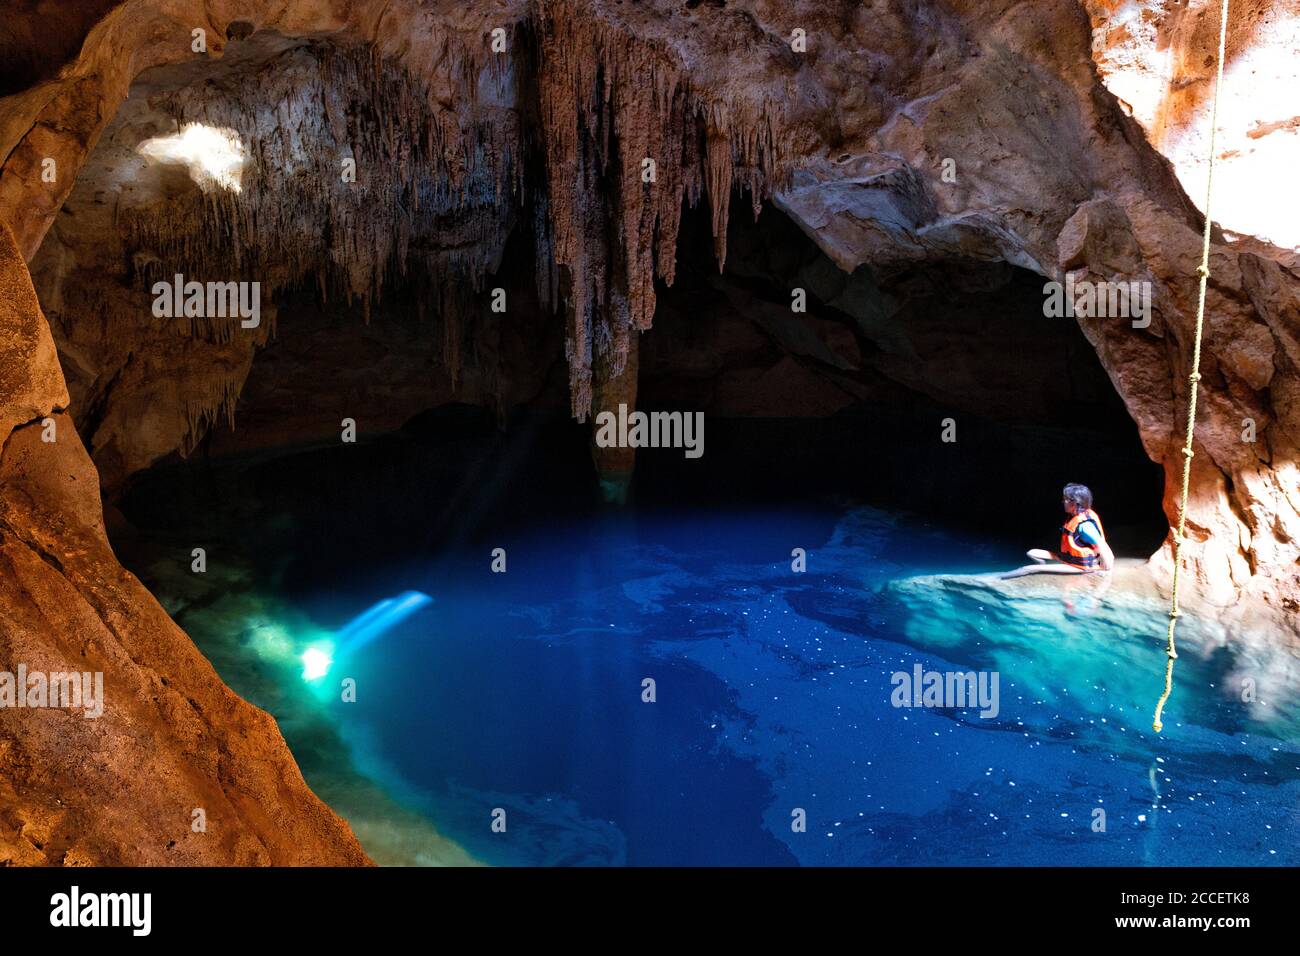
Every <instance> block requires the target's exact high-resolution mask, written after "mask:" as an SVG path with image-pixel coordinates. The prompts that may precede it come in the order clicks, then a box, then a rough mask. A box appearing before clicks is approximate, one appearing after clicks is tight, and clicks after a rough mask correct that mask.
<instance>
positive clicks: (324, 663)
mask: <svg viewBox="0 0 1300 956" xmlns="http://www.w3.org/2000/svg"><path fill="white" fill-rule="evenodd" d="M333 663H334V659H333V658H331V657H330V656H329V654H328V653H327V652H326V651H325V650H323V649H322V648H319V647H309V648H307V650H305V651H303V652H302V679H303V680H306V681H312V680H319V679H320V678H322V677H324V676H325V675H326V674H328V673H329V670H330V665H331V664H333Z"/></svg>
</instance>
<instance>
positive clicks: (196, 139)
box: [136, 123, 248, 193]
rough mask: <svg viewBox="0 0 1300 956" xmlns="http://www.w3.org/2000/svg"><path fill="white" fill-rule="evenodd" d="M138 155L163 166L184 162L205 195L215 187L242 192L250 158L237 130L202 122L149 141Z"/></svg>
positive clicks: (139, 147) (140, 148)
mask: <svg viewBox="0 0 1300 956" xmlns="http://www.w3.org/2000/svg"><path fill="white" fill-rule="evenodd" d="M136 152H138V153H139V154H140V155H141V156H144V157H145V158H147V159H152V160H154V161H156V162H160V163H183V164H184V165H185V166H186V167H187V168H188V169H189V171H190V178H191V179H193V180H194V181H195V182H196V183H198V184H199V186H201V187H202V188H203V190H204V191H205V192H207V191H208V190H210V189H211V188H212V186H214V185H215V186H220V187H221V188H222V189H225V190H228V191H230V192H236V193H237V192H239V190H240V181H241V180H242V179H243V173H244V161H245V160H246V159H247V158H248V153H247V151H246V150H245V149H244V144H243V142H242V141H241V140H240V139H239V136H238V134H236V133H235V131H234V130H230V129H220V128H218V127H216V126H205V125H203V124H202V123H186V124H185V126H183V127H182V128H181V131H180V132H179V133H171V134H169V135H167V136H155V137H153V138H152V139H147V140H145V141H144V142H143V143H141V144H140V145H139V146H137V147H136Z"/></svg>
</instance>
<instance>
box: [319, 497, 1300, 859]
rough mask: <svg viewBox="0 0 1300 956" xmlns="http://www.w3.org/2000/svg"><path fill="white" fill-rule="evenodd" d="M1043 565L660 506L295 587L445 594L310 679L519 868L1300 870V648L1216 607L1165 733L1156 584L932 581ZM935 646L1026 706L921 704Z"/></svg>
mask: <svg viewBox="0 0 1300 956" xmlns="http://www.w3.org/2000/svg"><path fill="white" fill-rule="evenodd" d="M1030 543H1033V542H1030ZM493 547H501V548H504V549H505V552H506V571H505V573H493V571H492V570H491V563H492V556H491V554H490V551H491V548H493ZM795 548H803V549H805V551H806V560H807V569H806V571H804V572H802V573H798V572H796V571H794V570H793V569H792V566H791V562H792V560H794V559H793V558H792V556H791V552H792V549H795ZM1018 557H1019V555H1018V552H1016V551H1015V550H1012V549H1011V548H1010V547H1009V546H1007V545H1005V544H1003V545H989V544H983V543H979V542H976V541H973V540H970V539H966V538H962V537H960V536H958V535H954V534H951V533H949V532H946V531H940V530H938V529H936V528H932V527H928V526H927V525H925V524H924V523H922V522H920V521H917V520H913V519H908V518H905V517H900V516H897V515H891V514H889V513H886V512H883V511H879V510H876V509H871V508H862V507H849V506H825V507H805V508H798V509H789V510H782V509H776V508H767V507H765V508H762V509H753V510H746V511H736V512H725V513H719V512H711V513H708V514H692V513H680V512H666V511H659V512H650V513H645V512H642V513H637V512H634V511H629V512H624V513H621V514H605V515H594V516H590V517H585V518H573V519H571V520H568V521H566V522H564V523H556V524H554V525H553V526H549V527H536V528H532V529H530V530H528V531H527V532H522V531H521V532H519V533H517V534H514V535H502V536H501V540H500V541H499V542H491V543H490V545H489V546H483V547H479V546H477V545H476V546H474V547H473V548H467V549H458V550H455V551H446V552H442V553H438V554H436V556H435V557H433V558H430V559H424V560H420V561H412V562H409V563H407V564H404V565H402V566H387V567H383V568H375V569H372V570H371V571H369V572H367V573H366V574H365V575H363V576H355V575H354V576H352V577H350V578H349V579H348V580H346V581H329V582H322V584H321V585H320V586H319V587H318V588H317V589H316V590H315V592H314V593H308V594H303V595H300V596H299V597H298V598H297V599H296V611H298V612H301V613H303V614H306V615H307V616H309V617H310V619H311V620H313V621H314V622H316V623H317V624H318V625H320V627H322V628H324V629H326V630H331V629H332V630H339V629H342V628H344V627H346V625H347V623H348V622H349V621H352V620H354V619H355V618H356V617H357V616H358V615H361V614H363V613H365V612H366V611H367V609H369V608H373V607H374V606H375V605H376V604H377V603H378V602H380V601H383V600H385V599H390V598H394V597H396V596H400V595H402V594H403V593H404V592H406V591H408V590H410V591H415V592H421V593H423V594H427V595H428V596H430V597H431V598H432V599H433V600H432V602H431V603H427V604H420V603H419V602H415V603H414V604H411V605H410V606H409V608H408V613H407V614H406V616H405V617H404V618H402V619H401V620H400V621H397V622H395V623H393V624H392V626H391V627H387V628H386V629H385V630H384V632H383V633H382V634H379V635H377V636H375V637H374V638H373V639H371V640H369V641H368V643H366V644H365V645H364V646H363V647H359V648H358V649H357V650H356V651H355V652H354V653H352V654H344V653H342V652H339V653H338V654H337V655H336V657H337V659H336V660H335V661H334V663H333V665H332V666H331V668H330V670H329V672H328V674H327V675H326V676H324V677H322V678H319V679H318V680H315V681H313V682H312V685H311V686H312V687H313V688H314V689H315V692H316V694H317V695H318V697H319V698H320V700H321V702H322V703H321V706H322V707H324V708H325V709H326V710H327V712H328V713H329V714H330V716H331V717H332V718H333V720H334V722H335V724H336V726H337V727H338V729H339V731H340V733H341V734H342V735H343V737H344V739H345V740H346V741H347V744H348V747H349V749H350V751H351V754H352V757H353V759H354V760H355V762H356V763H357V765H358V766H359V767H360V768H361V769H362V770H363V771H364V772H366V773H367V774H369V775H371V776H373V777H375V778H376V779H378V780H380V781H382V783H383V785H384V786H385V788H386V789H387V790H389V791H390V792H391V793H393V794H395V795H396V796H397V797H399V798H400V799H401V800H402V801H403V802H404V803H406V804H407V805H409V806H412V807H415V808H417V809H418V810H420V811H421V812H422V813H425V814H427V816H428V817H429V819H431V820H432V821H433V823H434V824H435V825H436V826H437V828H438V829H439V831H440V832H442V833H443V834H445V835H446V836H448V837H450V838H452V839H453V840H455V841H457V842H458V843H460V844H461V845H462V846H464V847H465V848H466V849H467V850H469V852H471V853H472V854H474V855H475V856H476V857H478V858H479V859H481V860H483V861H485V862H488V863H492V864H503V865H509V864H526V865H554V864H610V865H620V864H643V865H670V864H686V865H712V864H764V865H793V864H803V865H825V864H848V865H929V864H948V865H967V864H998V865H1002V864H1007V865H1010V864H1020V865H1193V864H1207V865H1249V866H1261V865H1292V866H1293V865H1296V864H1297V863H1300V851H1298V850H1297V846H1298V844H1300V841H1298V840H1297V836H1300V748H1298V747H1297V740H1300V735H1298V733H1297V731H1298V729H1300V719H1298V718H1297V710H1296V697H1295V691H1296V681H1295V671H1294V668H1295V661H1294V659H1293V658H1290V657H1287V656H1286V655H1284V654H1280V655H1276V656H1270V654H1269V652H1267V651H1263V650H1250V649H1249V648H1250V647H1253V645H1242V644H1237V645H1234V646H1235V647H1238V648H1239V649H1237V650H1230V649H1229V648H1227V647H1223V646H1221V643H1220V640H1219V639H1220V635H1218V634H1216V633H1215V632H1214V631H1213V630H1212V629H1210V628H1206V627H1200V626H1198V623H1197V622H1196V621H1195V620H1194V619H1187V620H1185V622H1184V623H1185V627H1184V634H1185V637H1184V644H1183V654H1182V657H1181V659H1180V660H1179V661H1178V669H1177V675H1176V692H1175V694H1174V697H1173V699H1172V700H1171V702H1170V704H1169V706H1168V708H1167V711H1166V718H1165V720H1166V730H1165V733H1164V734H1163V735H1162V736H1159V737H1157V736H1156V735H1154V734H1153V733H1152V732H1151V730H1150V716H1151V709H1152V707H1153V705H1154V702H1155V698H1156V696H1157V694H1158V692H1159V689H1160V684H1161V680H1162V676H1163V664H1164V657H1163V653H1162V648H1161V641H1162V633H1163V624H1164V618H1163V612H1162V610H1161V608H1160V607H1159V606H1158V604H1157V603H1156V602H1155V601H1151V600H1147V599H1144V598H1140V597H1137V596H1134V595H1132V594H1130V593H1127V592H1125V591H1124V590H1122V589H1121V588H1120V587H1118V586H1116V587H1114V588H1112V589H1111V590H1110V591H1108V592H1107V593H1104V594H1098V593H1096V591H1095V590H1093V589H1094V588H1095V587H1096V586H1097V580H1096V579H1089V580H1088V581H1083V582H1079V581H1070V582H1064V581H1061V580H1060V579H1050V580H1045V579H1035V580H1033V581H1031V582H1029V583H1025V582H1020V583H1018V585H1017V586H1016V588H1015V589H1010V590H999V589H997V588H994V587H990V586H987V585H985V584H982V583H981V582H979V581H978V580H970V579H961V578H951V577H932V576H933V575H938V574H943V575H952V574H959V573H977V572H987V571H990V570H993V569H997V568H1005V567H1008V566H1011V565H1013V564H1015V563H1018V561H1017V559H1018ZM917 665H920V666H921V669H922V671H923V672H925V671H937V672H950V671H951V672H957V671H963V672H964V671H972V670H973V671H976V672H980V673H982V674H983V675H984V676H985V678H986V679H988V680H991V679H992V675H993V674H996V675H997V680H998V684H997V687H998V707H997V713H996V716H981V712H980V710H979V709H978V708H970V707H966V708H961V707H946V708H945V707H910V708H909V707H900V706H895V703H896V701H895V700H892V699H891V698H894V697H895V694H894V691H895V680H894V676H893V675H895V674H898V673H900V672H901V673H906V674H912V673H914V669H915V668H916V666H917ZM343 678H351V679H352V680H354V681H355V689H356V699H355V701H354V702H343V701H342V700H340V699H339V686H340V684H339V682H340V681H341V680H342V679H343ZM646 679H651V680H653V681H654V700H653V702H650V701H647V700H645V699H643V698H644V697H645V695H646V691H645V687H646V685H645V683H644V682H645V681H646ZM1243 698H1246V699H1243ZM500 811H504V817H503V818H504V822H505V828H504V832H496V831H494V829H493V821H494V819H496V820H498V821H499V820H501V819H502V814H501V812H500ZM1098 811H1102V812H1103V813H1104V816H1103V815H1102V813H1098ZM801 820H802V821H804V822H805V826H804V828H803V829H802V830H801V829H800V828H799V826H798V824H799V823H800V821H801Z"/></svg>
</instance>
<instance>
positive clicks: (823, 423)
mask: <svg viewBox="0 0 1300 956" xmlns="http://www.w3.org/2000/svg"><path fill="white" fill-rule="evenodd" d="M728 243H729V247H730V250H731V253H730V255H729V258H728V262H727V265H726V267H725V269H723V270H722V271H721V272H719V270H718V269H717V266H716V264H715V261H714V259H713V256H712V248H713V240H712V236H711V234H710V231H709V222H708V216H707V212H706V211H704V210H702V209H694V210H692V209H687V210H684V212H683V219H682V239H681V242H680V251H679V261H678V267H677V280H676V282H675V283H674V285H672V286H664V285H661V287H660V289H659V296H658V310H657V314H656V322H655V326H654V328H653V329H651V330H650V331H649V332H647V333H644V335H643V337H642V343H641V348H640V367H639V374H638V379H639V388H638V392H639V395H638V407H640V408H643V409H654V410H669V411H677V412H682V413H684V414H692V413H697V412H698V413H701V414H702V415H703V421H704V422H705V424H706V439H705V448H706V453H705V454H704V455H702V456H701V458H699V459H698V460H694V459H691V458H689V457H687V456H686V455H685V454H683V452H682V450H681V449H668V448H664V449H651V448H645V449H641V450H639V451H638V453H637V455H636V464H635V479H634V481H633V485H632V494H631V496H630V501H629V503H628V508H629V510H638V509H640V510H643V511H646V512H647V513H652V512H654V511H656V510H659V509H664V508H673V507H679V508H687V509H723V510H725V509H728V508H745V507H755V506H759V507H761V506H763V505H772V504H777V505H780V504H797V503H801V502H802V503H813V502H817V501H824V500H828V499H833V498H836V497H840V498H845V499H849V500H856V501H861V502H864V503H869V504H872V505H875V506H879V507H885V508H890V509H897V510H900V511H903V512H907V513H910V514H913V515H916V516H917V517H919V518H921V519H922V520H925V521H927V522H933V523H935V524H940V525H943V526H946V527H950V528H953V529H955V530H959V531H960V532H962V533H968V534H971V535H981V536H985V537H987V538H988V539H989V540H990V541H992V542H995V543H996V545H997V546H998V547H999V548H1000V552H1001V553H1002V554H1005V555H1006V557H1007V559H1008V560H1014V559H1015V557H1016V555H1017V553H1018V551H1017V549H1018V545H1017V542H1024V543H1025V546H1028V545H1029V544H1043V543H1048V544H1050V538H1051V536H1052V534H1053V533H1054V531H1055V528H1056V526H1057V524H1058V523H1059V521H1058V518H1057V514H1056V513H1057V511H1058V510H1059V491H1060V488H1061V487H1062V486H1063V485H1064V484H1065V483H1066V482H1068V481H1082V482H1084V483H1086V484H1088V485H1090V487H1092V488H1093V489H1094V491H1095V493H1096V495H1097V501H1098V509H1099V510H1102V509H1103V508H1104V513H1105V515H1106V517H1107V529H1108V536H1109V537H1110V538H1111V539H1112V540H1113V541H1114V542H1115V548H1116V551H1117V553H1119V554H1120V555H1122V556H1127V557H1134V558H1143V557H1145V556H1146V555H1147V554H1149V553H1150V552H1151V551H1153V550H1155V548H1156V547H1158V545H1159V543H1160V541H1161V539H1162V538H1163V535H1164V533H1165V530H1166V525H1165V520H1164V516H1163V513H1162V512H1161V509H1160V493H1161V487H1162V474H1161V470H1160V468H1159V466H1158V465H1155V464H1154V463H1152V462H1151V461H1150V460H1149V459H1148V458H1147V457H1146V455H1145V454H1144V453H1143V449H1142V446H1141V443H1140V441H1139V438H1138V435H1137V430H1136V428H1135V426H1134V425H1133V423H1132V421H1131V420H1130V419H1129V417H1128V415H1127V412H1126V410H1125V409H1124V406H1123V404H1122V402H1121V401H1120V400H1119V398H1118V396H1117V395H1116V394H1115V392H1114V389H1113V388H1112V387H1111V386H1110V383H1109V381H1108V379H1107V377H1106V373H1105V371H1104V369H1103V368H1102V366H1101V364H1100V362H1098V361H1097V359H1096V356H1095V353H1094V352H1093V350H1092V348H1091V346H1090V345H1089V344H1088V342H1087V340H1086V339H1085V338H1084V336H1083V334H1082V333H1081V332H1080V331H1079V330H1078V328H1077V326H1075V325H1074V324H1073V323H1072V322H1068V321H1062V320H1057V319H1051V318H1046V317H1044V316H1043V315H1042V307H1041V306H1042V280H1041V278H1040V277H1038V276H1035V275H1033V274H1030V273H1028V272H1026V271H1025V270H1021V269H1018V268H1016V267H1012V266H1007V265H1006V264H1003V263H990V262H974V261H965V262H942V263H922V264H918V265H916V266H915V267H911V268H907V269H904V270H902V271H900V272H898V273H897V274H895V275H892V276H891V277H890V278H888V279H887V280H881V279H879V278H878V277H876V276H875V275H873V273H872V271H871V270H870V269H869V268H868V267H862V268H860V269H859V270H857V271H856V272H855V273H853V274H851V275H850V274H846V273H844V272H843V271H842V270H839V269H838V268H837V267H836V266H835V265H834V264H833V263H831V262H830V261H829V260H828V259H827V258H826V256H825V255H824V254H823V253H822V252H821V251H820V250H819V249H818V248H817V247H816V245H815V244H814V243H812V242H811V241H810V240H809V239H808V238H807V237H806V236H804V234H803V233H802V232H801V231H800V230H799V229H798V228H797V227H796V226H795V225H794V223H792V222H791V221H790V220H789V219H788V218H787V217H785V216H784V215H783V214H782V213H781V212H780V211H779V210H778V209H775V208H771V207H769V208H766V209H764V210H763V212H762V214H761V215H760V217H759V218H758V220H757V221H751V220H750V219H749V217H747V216H746V217H739V219H738V220H733V222H732V224H731V227H730V229H729V237H728ZM535 268H536V263H535V262H534V261H533V259H532V249H531V246H530V244H529V243H528V242H526V241H523V240H522V239H521V237H520V236H518V235H516V236H513V237H512V238H511V240H510V241H509V242H508V244H507V246H506V250H505V253H504V254H503V256H502V265H501V268H500V269H499V270H498V271H497V272H496V273H494V274H493V275H492V276H491V277H490V283H491V284H493V285H496V286H499V287H503V288H505V289H507V290H508V295H509V297H510V300H511V302H512V303H514V306H513V307H512V310H511V312H510V314H509V315H507V316H502V317H491V318H487V319H480V320H479V321H478V325H477V326H476V325H474V324H473V323H474V320H473V319H470V320H469V321H467V320H466V318H465V317H464V316H463V315H462V314H461V313H458V312H455V311H452V312H450V313H449V314H443V315H434V316H430V315H428V314H424V313H426V311H427V310H429V309H430V307H429V306H427V305H426V304H424V303H423V302H419V303H418V304H417V301H418V300H419V299H420V297H422V296H424V295H426V294H427V290H426V289H424V288H423V287H422V286H420V285H418V284H412V285H410V286H398V287H397V288H395V289H393V290H390V291H389V293H388V294H386V296H385V297H384V300H383V301H382V303H381V304H379V305H377V306H375V307H373V309H367V310H365V313H366V314H363V310H362V308H361V307H360V306H357V305H354V304H348V303H346V302H343V303H337V302H335V303H330V302H322V301H321V300H320V299H319V297H318V296H317V295H316V293H315V290H310V289H304V288H296V289H291V290H288V291H286V292H284V293H280V294H277V297H276V302H277V328H276V336H275V338H274V339H272V340H270V341H269V342H268V343H267V344H266V345H265V346H263V347H262V348H261V349H260V350H259V352H258V354H257V357H256V359H255V360H254V362H253V367H252V371H251V372H250V374H249V376H248V379H247V381H246V382H245V384H244V387H243V389H242V391H241V392H240V395H239V398H238V404H237V406H236V408H235V412H234V423H235V424H234V427H233V428H231V427H229V426H228V425H227V424H225V423H217V424H215V425H213V427H212V428H211V429H210V430H209V431H208V433H207V434H206V435H205V437H204V439H203V441H202V442H201V443H200V444H199V446H198V448H197V450H196V451H194V452H193V453H192V454H191V456H190V457H189V458H188V459H183V458H182V457H181V456H180V455H179V454H177V453H173V454H171V455H169V456H167V457H166V458H164V459H163V460H162V461H161V462H160V463H159V464H157V465H155V466H154V467H152V468H150V469H147V470H145V471H144V472H142V473H140V474H137V475H135V476H134V477H133V478H132V479H131V480H130V482H129V483H128V488H129V490H128V491H127V493H126V494H125V495H124V496H123V497H122V499H121V501H120V509H121V514H122V515H124V516H125V517H126V518H127V519H129V523H130V524H131V525H137V526H141V527H148V528H151V529H154V530H155V531H160V530H162V529H164V528H166V527H167V526H168V524H169V523H171V522H174V521H175V519H176V515H181V514H185V515H207V514H223V513H225V512H232V513H243V514H246V516H247V517H248V518H249V519H250V520H253V521H255V522H256V524H257V525H261V526H274V525H276V524H277V522H278V520H279V519H280V518H283V517H284V516H285V515H290V514H291V515H292V516H293V518H292V521H291V523H292V524H293V525H294V527H295V528H298V529H300V530H299V532H298V534H299V535H300V536H299V537H296V538H292V539H285V540H283V541H282V542H280V544H279V545H278V546H277V549H278V550H279V551H281V552H282V553H283V555H297V556H300V558H301V557H303V556H305V557H306V558H307V561H308V567H306V568H304V569H302V570H301V571H300V572H299V573H298V576H299V577H301V578H303V579H310V578H314V577H318V576H319V574H320V573H321V572H322V570H323V568H324V567H326V566H334V567H335V568H336V570H338V571H342V569H343V568H344V567H345V566H346V564H347V563H348V562H351V561H354V560H356V559H357V557H358V556H364V557H366V559H367V560H372V561H376V562H380V563H383V562H385V561H392V560H395V559H398V558H400V557H401V556H402V555H403V554H404V553H405V554H411V553H416V552H419V551H422V550H428V549H430V548H435V549H436V548H437V547H440V546H442V545H444V544H446V543H447V541H448V540H449V539H450V538H454V539H455V540H456V541H457V542H459V543H469V542H473V543H475V544H476V545H477V544H483V543H485V542H488V541H490V540H492V538H493V537H494V536H499V535H500V534H501V533H502V532H503V531H504V530H505V529H508V528H509V527H511V526H513V525H517V524H519V523H527V522H528V521H530V520H537V521H539V522H541V523H545V522H546V521H552V520H561V519H563V518H565V517H573V516H576V515H593V514H599V513H602V512H603V511H605V510H608V509H607V506H606V505H605V504H604V503H602V502H601V501H600V496H599V494H598V493H597V487H596V482H597V477H598V476H597V474H596V472H595V470H594V469H593V466H592V458H591V449H590V447H589V442H590V435H591V430H592V428H593V427H594V426H593V425H592V424H591V423H590V422H589V423H586V424H582V423H578V422H576V421H573V420H572V418H571V416H570V414H569V409H568V402H567V395H566V389H567V382H566V378H565V374H564V356H563V339H562V335H561V334H560V330H559V328H558V323H557V322H556V321H555V316H554V315H551V314H549V313H548V310H547V309H546V308H545V307H544V306H543V305H542V304H541V303H539V302H538V301H537V299H536V296H535V294H533V293H532V292H531V289H532V286H531V283H532V276H533V275H534V271H535ZM805 287H806V289H807V291H808V293H809V295H808V298H807V302H808V309H807V311H806V312H803V313H798V312H794V311H792V310H791V308H790V306H789V300H790V290H791V289H793V288H805ZM886 323H889V324H890V325H891V326H892V327H891V328H889V329H888V330H882V327H883V326H884V325H885V324H886ZM452 324H454V325H455V326H456V327H455V329H450V330H449V328H448V326H449V325H452ZM449 343H450V344H449ZM449 349H450V353H449ZM1012 355H1014V356H1015V357H1016V359H1015V361H1014V362H1011V361H1008V356H1012ZM453 368H454V370H453ZM349 416H351V417H353V418H354V419H355V420H356V421H358V422H360V423H363V425H364V431H365V435H366V437H365V439H364V440H362V441H360V442H359V443H358V444H357V445H356V446H355V447H353V446H351V445H349V444H341V443H340V427H339V426H340V423H341V422H343V421H344V420H346V419H348V418H349ZM945 430H947V432H948V435H949V437H951V438H953V439H955V440H952V441H944V440H943V436H944V433H945ZM359 488H364V489H366V493H365V494H364V495H360V496H359V495H357V494H356V493H355V490H356V489H359ZM304 490H309V493H307V494H304V493H303V492H304ZM281 508H283V509H285V511H284V514H278V509H281ZM223 520H225V519H224V518H223ZM453 529H454V530H453ZM265 557H266V558H267V560H268V561H269V562H270V564H275V563H276V562H275V561H274V560H272V554H271V553H270V552H268V553H267V554H266V555H265Z"/></svg>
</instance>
